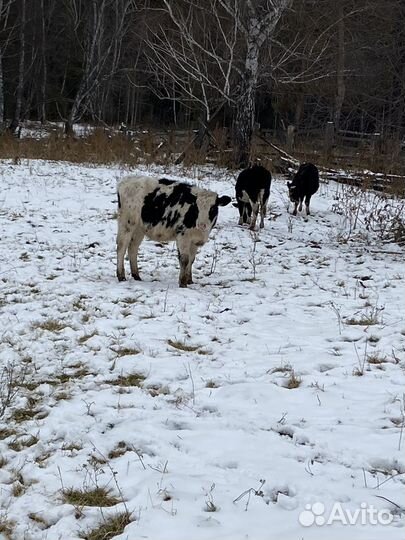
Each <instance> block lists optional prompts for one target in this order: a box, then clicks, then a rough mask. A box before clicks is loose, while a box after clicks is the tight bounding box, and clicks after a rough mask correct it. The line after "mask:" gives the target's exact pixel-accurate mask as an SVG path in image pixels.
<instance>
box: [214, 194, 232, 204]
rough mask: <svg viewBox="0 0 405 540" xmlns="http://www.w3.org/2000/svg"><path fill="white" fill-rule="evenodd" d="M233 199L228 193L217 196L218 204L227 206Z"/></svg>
mask: <svg viewBox="0 0 405 540" xmlns="http://www.w3.org/2000/svg"><path fill="white" fill-rule="evenodd" d="M231 201H232V199H231V197H228V195H222V197H217V205H218V206H227V205H228V204H229V203H230V202H231Z"/></svg>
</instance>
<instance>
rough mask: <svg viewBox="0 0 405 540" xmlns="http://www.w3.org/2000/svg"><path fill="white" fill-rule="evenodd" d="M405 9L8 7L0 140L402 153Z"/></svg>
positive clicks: (154, 1)
mask: <svg viewBox="0 0 405 540" xmlns="http://www.w3.org/2000/svg"><path fill="white" fill-rule="evenodd" d="M404 23H405V3H404V2H403V0H340V1H339V2H336V1H335V0H247V1H245V0H143V1H140V0H31V1H30V0H0V126H1V131H3V132H4V131H11V132H12V133H18V128H19V126H20V125H21V123H22V122H24V121H26V120H36V121H40V122H41V123H46V122H49V121H57V122H62V123H63V125H64V131H65V133H66V134H70V133H72V129H73V124H74V123H77V122H89V123H92V124H94V125H96V126H119V125H125V126H129V127H131V128H134V127H139V126H143V127H144V126H147V127H150V128H153V127H160V128H161V127H164V128H166V129H198V130H199V131H198V137H199V141H197V143H198V142H200V143H201V141H202V140H203V139H204V136H205V134H206V133H207V130H209V129H211V128H214V127H220V128H226V130H227V132H228V133H229V137H230V140H231V141H232V147H233V149H234V161H235V163H236V164H239V165H245V164H246V163H247V162H248V161H249V156H250V145H251V140H252V133H253V132H254V130H255V129H256V128H258V127H260V128H262V129H268V130H272V132H273V133H278V132H286V130H287V129H288V126H294V130H295V132H296V133H300V132H301V133H311V131H313V130H317V129H324V126H325V124H327V123H333V126H334V129H335V130H336V131H338V130H342V129H344V130H352V131H355V132H360V133H366V134H373V133H375V132H378V133H379V134H381V135H382V136H383V137H384V139H386V140H390V141H394V142H395V144H398V145H399V148H400V147H401V141H402V138H403V136H404V100H405V24H404Z"/></svg>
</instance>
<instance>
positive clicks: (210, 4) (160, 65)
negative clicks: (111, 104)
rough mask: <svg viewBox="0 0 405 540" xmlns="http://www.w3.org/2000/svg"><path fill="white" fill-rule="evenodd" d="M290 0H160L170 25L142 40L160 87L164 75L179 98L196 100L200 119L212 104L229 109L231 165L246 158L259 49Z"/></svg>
mask: <svg viewBox="0 0 405 540" xmlns="http://www.w3.org/2000/svg"><path fill="white" fill-rule="evenodd" d="M292 1H293V0H209V1H204V0H194V1H190V0H184V1H183V2H176V3H175V6H176V7H174V6H173V2H171V1H169V0H163V4H162V11H163V12H164V13H165V14H166V16H168V18H169V20H170V22H171V24H172V25H173V28H170V27H169V28H168V27H167V26H163V24H161V25H159V26H158V27H157V28H155V30H154V32H152V37H151V38H149V40H148V45H149V51H150V53H149V58H150V60H151V62H150V65H151V66H152V68H151V70H152V71H153V73H154V74H155V77H156V79H157V80H158V82H159V88H161V89H162V90H161V91H163V92H168V88H169V86H168V85H167V80H170V81H173V82H174V85H175V88H176V90H177V92H178V95H180V99H182V100H183V102H184V101H186V100H187V99H189V100H193V101H194V102H196V103H198V104H199V105H200V107H201V109H202V110H203V111H204V113H205V118H204V122H205V123H208V122H209V121H210V118H212V114H213V111H214V110H215V109H216V108H217V105H218V103H221V102H222V103H227V104H228V105H229V106H230V107H231V108H232V109H233V111H234V114H233V117H234V122H233V130H232V133H233V141H234V161H235V164H236V165H237V166H241V167H244V166H246V165H247V164H248V163H249V161H250V157H251V155H250V154H251V142H252V135H253V127H254V122H255V113H256V90H257V84H258V78H259V70H260V54H261V51H262V48H263V45H264V44H265V43H266V41H267V40H268V39H269V38H270V37H271V35H272V33H273V32H274V29H275V28H276V25H277V23H278V22H279V20H280V18H281V16H282V14H283V12H284V11H285V10H286V9H287V8H288V7H289V6H290V5H291V4H292ZM153 66H155V67H153ZM162 97H163V95H162ZM165 97H167V98H169V97H170V96H169V95H168V94H167V95H166V96H165ZM177 97H178V96H177V95H174V96H173V99H176V98H177Z"/></svg>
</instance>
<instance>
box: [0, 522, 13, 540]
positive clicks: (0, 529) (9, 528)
mask: <svg viewBox="0 0 405 540" xmlns="http://www.w3.org/2000/svg"><path fill="white" fill-rule="evenodd" d="M14 527H15V523H14V521H11V520H9V519H7V518H6V516H0V535H1V536H2V537H4V539H5V540H12V539H13V530H14Z"/></svg>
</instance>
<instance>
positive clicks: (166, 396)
mask: <svg viewBox="0 0 405 540" xmlns="http://www.w3.org/2000/svg"><path fill="white" fill-rule="evenodd" d="M134 172H135V173H136V172H137V171H133V170H132V171H131V173H134ZM138 172H142V173H145V172H147V173H150V174H156V175H163V174H164V175H165V176H166V177H167V176H168V175H170V177H171V178H174V179H176V178H178V179H180V178H181V179H182V180H186V181H190V182H193V183H196V184H198V185H200V186H204V187H208V188H210V189H213V190H215V191H217V192H218V193H219V194H220V195H224V194H227V195H233V194H234V182H235V177H234V175H231V174H229V173H226V172H224V171H221V170H218V169H208V168H206V169H202V170H198V169H189V170H186V169H179V168H176V169H175V168H173V169H167V168H166V169H164V170H163V169H162V168H160V169H159V168H158V167H154V168H149V169H146V168H143V169H142V170H140V171H138ZM124 174H126V171H123V170H120V169H119V168H118V167H115V168H107V167H92V166H74V165H70V164H64V163H55V162H41V161H31V162H23V163H22V164H20V165H13V164H12V163H10V162H2V164H1V180H0V181H1V192H0V228H1V229H0V230H1V233H0V234H1V244H0V248H1V251H0V257H1V275H0V279H1V281H0V283H1V290H0V314H1V344H0V357H1V366H2V368H1V370H2V371H1V373H2V381H1V385H2V392H3V393H2V394H1V395H0V397H1V400H0V403H1V404H4V403H7V396H5V395H4V392H5V390H7V388H9V386H10V385H9V381H8V380H7V375H8V374H9V373H10V371H11V372H12V375H13V377H14V379H15V380H14V381H13V385H12V388H13V389H14V390H16V391H18V392H17V393H16V395H13V396H11V398H10V400H9V405H8V406H6V407H3V408H4V409H5V410H4V411H3V415H2V417H1V418H0V439H1V440H0V452H1V454H0V461H1V467H0V482H1V488H0V503H1V508H2V510H1V511H0V512H1V513H0V516H1V517H0V524H2V527H3V528H1V529H0V530H1V531H2V532H4V530H6V527H8V526H9V527H10V530H11V531H12V538H16V539H23V538H24V539H26V540H33V539H35V540H39V539H47V540H54V539H55V540H56V539H63V540H66V539H75V538H80V537H85V536H86V534H88V532H89V531H90V530H92V529H95V528H96V527H97V526H98V525H100V524H101V523H103V521H106V520H108V518H109V517H110V516H113V515H115V514H116V513H118V512H122V511H124V510H126V509H127V510H128V511H129V512H131V517H132V520H133V521H132V522H131V523H130V524H129V525H127V527H126V528H125V530H124V532H123V533H122V534H121V535H119V536H117V537H116V538H120V539H124V538H128V539H131V540H132V539H137V538H149V539H151V540H214V539H216V540H217V539H229V540H239V539H251V540H273V539H274V540H278V539H280V538H282V539H283V540H298V539H304V540H311V539H318V538H319V539H324V538H327V539H328V540H341V539H342V538H344V537H346V536H350V538H352V539H356V540H362V539H367V540H376V539H377V538H378V539H379V538H381V537H382V535H383V536H384V537H385V538H390V540H395V539H399V538H403V536H404V528H403V525H404V519H403V516H401V509H402V508H403V507H404V483H405V458H404V449H405V433H403V430H404V377H403V369H404V335H405V320H404V298H405V294H404V292H405V291H404V264H403V262H404V261H403V252H402V251H401V250H400V249H399V248H398V246H396V245H394V244H391V245H387V244H385V245H382V244H380V243H379V240H378V239H377V238H376V237H372V236H370V235H368V236H366V235H365V234H363V235H362V234H357V233H358V232H362V231H361V229H360V231H358V230H356V231H355V233H356V234H352V235H351V236H350V238H349V239H348V240H347V237H346V240H347V241H345V242H342V238H343V237H344V233H345V229H344V226H345V225H344V223H343V218H342V217H341V216H339V215H338V214H336V213H334V212H332V210H331V209H332V207H333V205H334V204H335V201H334V197H335V195H336V193H337V191H338V190H339V189H344V188H343V187H339V186H337V185H336V184H333V183H329V184H322V185H321V188H320V191H319V192H318V194H317V195H315V196H314V197H313V202H312V214H313V215H312V216H310V217H309V218H308V219H307V220H306V218H305V217H304V216H303V215H299V216H297V217H296V218H294V217H292V216H291V215H289V214H288V213H287V211H286V208H287V189H286V185H285V181H284V180H282V179H277V178H276V179H275V181H274V182H273V185H272V188H271V195H270V210H271V213H270V216H269V217H270V219H267V220H266V222H265V229H264V230H262V231H260V232H259V233H253V234H252V233H251V232H250V231H249V230H248V229H247V228H242V227H238V226H237V221H238V216H237V211H236V209H235V208H233V207H231V206H229V207H227V208H221V209H220V215H219V219H218V224H217V226H216V228H215V229H214V230H213V231H212V235H211V238H210V240H209V242H208V243H207V244H206V245H205V246H204V247H203V248H202V250H201V251H200V252H199V253H198V254H197V258H196V262H195V264H194V277H195V284H194V285H192V286H190V287H189V288H188V289H185V290H184V289H179V288H178V286H177V276H178V263H177V256H176V249H175V246H174V244H167V245H162V244H157V243H155V242H151V241H148V240H145V241H144V242H143V244H142V245H141V248H140V261H139V264H140V273H141V276H142V278H143V281H142V282H135V281H133V280H132V279H129V280H128V281H126V282H124V283H118V282H117V281H116V278H115V235H116V220H115V215H116V195H115V186H116V181H117V179H119V178H121V177H122V176H123V175H124ZM363 232H364V231H363ZM126 264H127V267H126V270H127V274H128V275H129V267H128V262H126ZM130 375H132V377H129V376H130ZM96 486H99V487H107V488H108V489H109V490H110V494H111V495H114V496H115V497H116V498H117V499H118V500H119V501H118V503H117V504H116V505H115V506H113V507H110V508H99V507H97V506H95V507H91V506H86V505H84V506H83V505H82V506H80V505H79V504H78V505H76V506H75V505H72V504H69V503H68V502H66V497H65V495H64V494H65V493H66V491H68V490H69V489H70V488H75V489H79V490H80V489H81V490H83V491H90V490H92V489H94V488H95V487H96ZM390 501H391V502H390ZM315 503H322V504H323V505H324V507H320V506H319V504H318V505H316V506H314V507H312V506H310V505H313V504H315ZM335 504H338V505H339V506H340V508H341V510H342V512H343V513H346V514H345V516H347V513H351V514H352V515H354V513H355V512H356V511H359V510H360V509H363V510H364V509H365V508H366V507H367V508H375V509H376V511H377V510H380V511H384V512H383V517H384V519H386V520H387V521H390V524H386V525H383V524H381V523H380V524H372V523H370V520H369V519H366V520H365V521H366V522H365V523H364V524H363V523H362V519H361V518H360V517H358V519H357V521H356V523H355V524H354V525H345V524H344V522H345V519H346V518H344V516H342V515H341V519H336V520H335V521H334V522H333V523H331V524H329V525H328V524H327V523H324V522H325V520H326V521H327V519H328V515H329V514H328V513H330V512H331V510H332V509H333V506H334V505H335ZM312 508H314V509H315V510H316V511H318V514H319V512H320V511H322V512H323V514H322V516H321V519H319V515H318V516H317V517H318V520H317V523H318V525H317V524H315V523H314V524H313V525H312V526H307V527H306V526H304V525H309V524H310V523H312V522H313V520H314V519H315V518H314V517H313V519H312V521H311V516H312V515H313V516H315V514H313V513H312V514H311V512H312ZM320 508H321V510H319V509H320ZM303 512H306V513H305V515H304V514H303ZM308 512H310V514H308ZM363 513H364V512H363ZM300 515H301V522H303V523H304V524H301V523H300V520H299V517H300ZM303 515H304V518H303V517H302V516H303ZM308 516H309V517H308ZM387 516H389V519H387ZM322 518H323V519H322ZM346 521H347V519H346ZM363 521H364V520H363ZM0 537H1V533H0Z"/></svg>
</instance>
